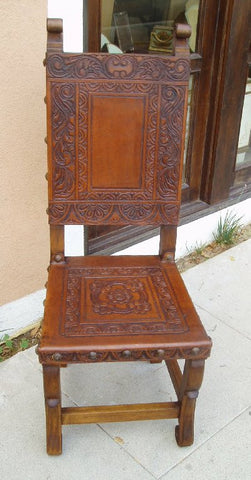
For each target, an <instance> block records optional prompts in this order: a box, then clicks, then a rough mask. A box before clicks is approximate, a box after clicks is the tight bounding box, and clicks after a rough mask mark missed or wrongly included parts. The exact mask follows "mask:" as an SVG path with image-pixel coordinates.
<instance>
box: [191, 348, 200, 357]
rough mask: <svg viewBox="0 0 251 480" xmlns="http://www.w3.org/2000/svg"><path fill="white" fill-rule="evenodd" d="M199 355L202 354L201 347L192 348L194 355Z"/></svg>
mask: <svg viewBox="0 0 251 480" xmlns="http://www.w3.org/2000/svg"><path fill="white" fill-rule="evenodd" d="M199 353H200V349H199V347H194V348H192V354H193V355H198V354H199Z"/></svg>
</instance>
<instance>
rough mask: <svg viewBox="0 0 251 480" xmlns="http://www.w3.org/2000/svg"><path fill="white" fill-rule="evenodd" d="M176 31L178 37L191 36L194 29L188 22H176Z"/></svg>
mask: <svg viewBox="0 0 251 480" xmlns="http://www.w3.org/2000/svg"><path fill="white" fill-rule="evenodd" d="M175 31H176V37H177V38H189V37H191V34H192V29H191V27H190V25H188V23H176V25H175Z"/></svg>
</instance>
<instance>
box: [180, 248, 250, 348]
mask: <svg viewBox="0 0 251 480" xmlns="http://www.w3.org/2000/svg"><path fill="white" fill-rule="evenodd" d="M250 259H251V239H250V240H246V241H245V242H243V243H240V244H239V245H237V246H236V247H233V248H231V249H229V250H226V251H225V252H223V253H221V254H220V255H217V256H216V257H214V258H211V259H210V260H207V261H206V262H204V263H201V264H200V265H198V266H196V267H193V268H191V269H189V270H187V271H186V272H185V273H183V278H184V281H185V283H186V284H187V287H188V290H189V293H190V295H191V297H192V299H193V301H194V302H195V304H196V305H198V306H200V307H202V308H204V309H205V310H207V311H208V312H210V313H211V314H212V315H214V316H217V317H218V318H219V319H220V320H221V321H224V322H225V323H227V324H228V325H230V326H231V327H232V328H234V329H235V330H237V331H239V332H241V333H242V334H243V335H245V336H247V337H248V338H250V339H251V322H250V317H251V294H250V292H251V268H250Z"/></svg>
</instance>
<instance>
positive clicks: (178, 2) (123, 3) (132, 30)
mask: <svg viewBox="0 0 251 480" xmlns="http://www.w3.org/2000/svg"><path fill="white" fill-rule="evenodd" d="M198 10H199V0H102V15H101V32H102V37H101V49H103V50H105V51H107V50H108V51H110V52H112V51H114V50H115V51H118V50H117V49H118V48H119V49H120V50H121V51H123V52H132V51H135V52H146V53H147V52H148V50H149V46H150V45H151V48H152V47H154V48H153V50H155V51H156V42H157V48H158V47H159V51H162V52H163V51H166V52H167V53H168V49H169V51H170V41H169V37H170V33H169V32H170V28H172V26H173V23H174V22H181V23H189V24H190V25H191V27H192V35H191V38H190V40H189V41H190V48H191V51H195V43H196V30H197V20H198ZM114 46H115V49H114Z"/></svg>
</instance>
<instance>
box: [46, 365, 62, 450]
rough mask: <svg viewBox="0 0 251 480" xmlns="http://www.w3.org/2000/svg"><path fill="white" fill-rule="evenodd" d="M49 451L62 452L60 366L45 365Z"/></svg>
mask: <svg viewBox="0 0 251 480" xmlns="http://www.w3.org/2000/svg"><path fill="white" fill-rule="evenodd" d="M43 376H44V398H45V413H46V437H47V453H48V454H49V455H60V453H61V452H62V426H61V389H60V368H59V367H56V366H52V365H43Z"/></svg>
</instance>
